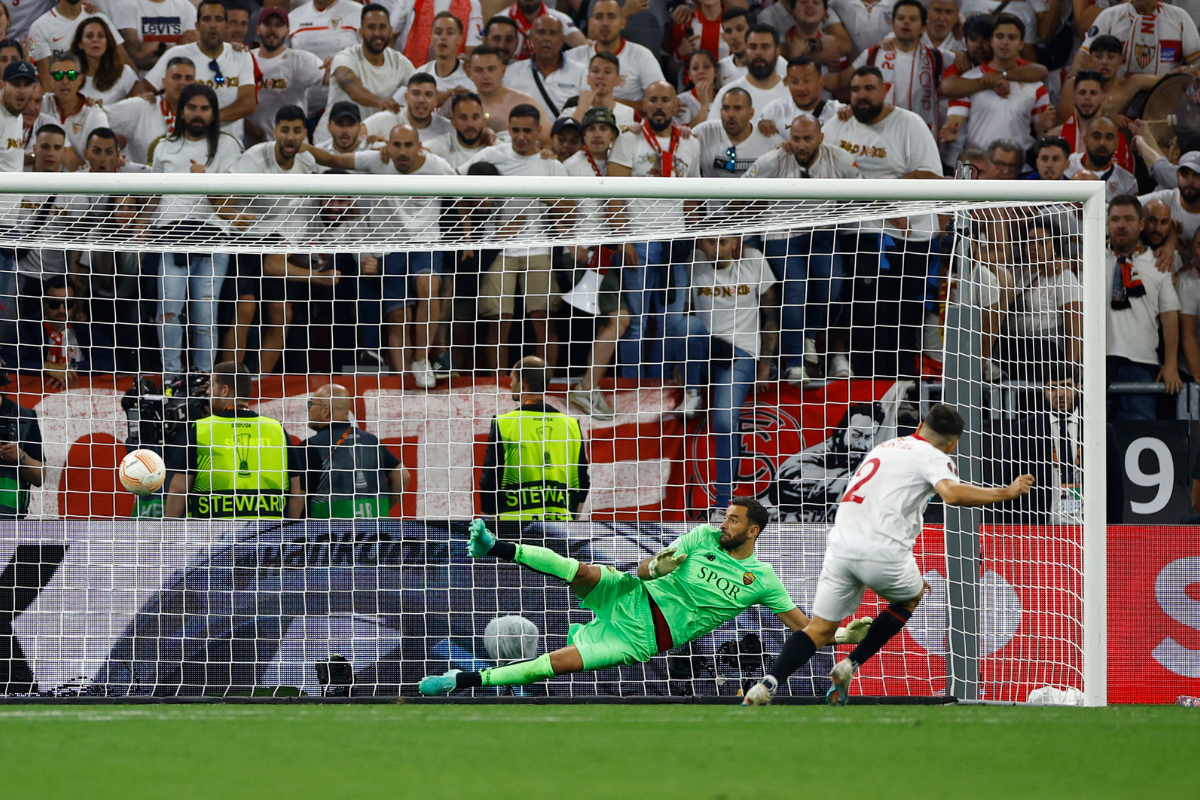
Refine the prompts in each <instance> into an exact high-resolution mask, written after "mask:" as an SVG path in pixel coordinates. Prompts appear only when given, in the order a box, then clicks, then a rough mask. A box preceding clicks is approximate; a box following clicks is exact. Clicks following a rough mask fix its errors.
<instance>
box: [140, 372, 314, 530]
mask: <svg viewBox="0 0 1200 800" xmlns="http://www.w3.org/2000/svg"><path fill="white" fill-rule="evenodd" d="M251 390H252V384H251V379H250V373H249V371H248V370H247V369H246V367H245V365H244V364H240V363H237V362H234V361H225V362H222V363H220V364H217V365H216V367H214V368H213V375H212V381H211V383H210V384H209V395H210V396H211V398H212V403H211V408H212V414H211V415H210V416H207V417H204V418H203V419H199V420H196V421H195V422H192V423H190V426H189V429H188V444H187V447H186V448H184V447H167V448H164V449H165V450H166V455H167V468H168V469H170V470H172V471H174V475H173V476H172V478H171V484H170V488H169V490H168V495H167V500H166V504H165V506H164V512H163V515H164V516H166V517H182V516H185V510H186V516H187V517H190V518H193V519H283V518H284V517H288V518H292V519H295V518H299V517H300V516H301V512H302V511H303V509H304V498H303V495H302V494H301V490H300V474H301V472H302V467H301V465H300V457H299V453H298V452H297V451H296V449H295V448H293V447H291V446H290V443H289V442H288V438H287V434H286V433H285V432H284V430H283V425H281V424H280V423H279V421H278V420H274V419H271V418H270V417H263V416H259V415H258V414H256V413H255V412H254V411H252V410H250V407H249V405H248V402H247V401H248V400H249V398H250V393H251Z"/></svg>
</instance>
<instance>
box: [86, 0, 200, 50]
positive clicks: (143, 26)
mask: <svg viewBox="0 0 1200 800" xmlns="http://www.w3.org/2000/svg"><path fill="white" fill-rule="evenodd" d="M108 10H109V12H110V13H109V16H110V17H112V18H113V21H114V22H116V23H117V28H119V29H121V30H129V29H133V30H135V31H137V33H138V38H139V39H140V40H141V41H143V42H162V43H163V44H166V45H167V46H168V47H169V46H171V45H175V44H178V43H179V37H180V36H181V35H182V34H183V33H184V31H190V30H193V29H194V28H195V27H196V7H195V6H194V5H192V4H191V3H190V2H189V0H157V2H156V0H112V2H110V3H109V4H108ZM113 35H114V36H116V37H117V41H121V35H120V34H119V33H118V32H117V31H115V30H114V31H113Z"/></svg>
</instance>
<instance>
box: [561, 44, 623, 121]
mask: <svg viewBox="0 0 1200 800" xmlns="http://www.w3.org/2000/svg"><path fill="white" fill-rule="evenodd" d="M585 80H586V81H587V88H584V89H581V90H580V91H579V96H578V97H573V98H571V100H569V101H568V102H567V107H566V108H564V109H563V111H562V113H563V116H564V117H574V118H575V119H577V120H580V121H582V120H583V115H584V114H585V113H587V111H588V109H592V108H606V109H608V110H609V111H611V112H612V113H613V117H614V119H616V121H617V126H618V127H619V128H625V127H628V126H633V125H636V124H637V119H636V116H635V114H634V111H633V108H631V107H630V106H629V105H627V104H625V103H619V102H617V98H616V95H614V94H613V92H614V90H615V89H616V88H617V86H618V84H620V83H621V62H620V60H618V59H617V57H616V56H615V55H613V54H612V53H605V52H603V51H601V52H599V53H596V54H595V55H593V56H592V57H591V59H590V60H589V61H588V71H587V77H586V78H585Z"/></svg>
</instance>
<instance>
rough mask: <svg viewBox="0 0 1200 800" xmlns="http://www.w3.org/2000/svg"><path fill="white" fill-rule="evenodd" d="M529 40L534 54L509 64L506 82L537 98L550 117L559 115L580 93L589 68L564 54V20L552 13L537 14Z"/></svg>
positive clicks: (511, 86) (510, 86)
mask: <svg viewBox="0 0 1200 800" xmlns="http://www.w3.org/2000/svg"><path fill="white" fill-rule="evenodd" d="M529 41H530V44H531V45H532V46H533V56H532V57H530V58H527V59H524V60H521V61H513V62H512V63H510V64H509V65H508V69H507V70H506V71H505V73H504V85H505V86H507V87H508V88H510V89H516V90H517V91H519V92H524V93H525V94H528V95H531V96H533V97H536V98H537V99H538V102H539V103H541V104H542V105H543V107H545V108H547V109H549V110H550V116H551V117H557V116H558V115H559V114H561V113H562V110H563V107H564V106H566V105H567V100H568V99H569V98H572V97H575V96H577V95H578V94H579V88H580V87H581V86H582V85H583V82H584V77H585V75H584V73H585V72H586V70H585V69H584V66H583V65H582V64H580V63H579V62H578V61H567V59H566V58H565V57H564V56H563V50H562V48H563V41H564V39H563V23H562V21H561V20H560V19H558V17H555V16H553V15H551V14H542V15H541V16H539V17H536V18H535V19H534V20H533V26H532V27H531V28H530V30H529Z"/></svg>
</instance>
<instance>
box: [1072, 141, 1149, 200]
mask: <svg viewBox="0 0 1200 800" xmlns="http://www.w3.org/2000/svg"><path fill="white" fill-rule="evenodd" d="M1085 155H1086V153H1071V157H1070V158H1068V159H1067V169H1066V171H1065V172H1063V176H1064V177H1066V178H1071V177H1073V176H1074V175H1075V173H1076V172H1079V171H1080V170H1081V169H1083V157H1084V156H1085ZM1097 175H1098V176H1099V177H1100V180H1102V181H1104V184H1105V188H1106V196H1107V199H1108V200H1112V199H1113V198H1114V197H1116V196H1117V195H1119V194H1132V195H1136V194H1137V193H1138V183H1137V178H1135V177H1134V175H1133V173H1132V172H1130V171H1129V170H1127V169H1125V168H1124V167H1122V166H1120V165H1119V164H1117V160H1116V159H1115V158H1114V159H1113V160H1112V161H1110V162H1108V169H1106V170H1104V171H1103V172H1099V173H1097Z"/></svg>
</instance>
